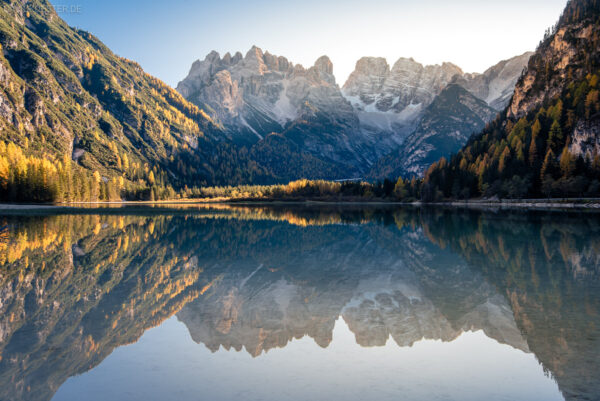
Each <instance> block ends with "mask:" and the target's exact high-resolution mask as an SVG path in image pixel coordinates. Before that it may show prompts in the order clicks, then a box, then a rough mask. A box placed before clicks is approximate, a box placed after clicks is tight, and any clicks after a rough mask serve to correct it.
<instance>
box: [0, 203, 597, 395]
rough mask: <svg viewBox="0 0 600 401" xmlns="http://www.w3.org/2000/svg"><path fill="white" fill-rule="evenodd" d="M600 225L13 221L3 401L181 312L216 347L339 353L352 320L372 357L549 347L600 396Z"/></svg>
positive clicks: (3, 317)
mask: <svg viewBox="0 0 600 401" xmlns="http://www.w3.org/2000/svg"><path fill="white" fill-rule="evenodd" d="M599 217H600V216H599V215H598V214H594V213H581V212H578V213H575V212H569V213H566V212H541V211H540V212H523V211H477V210H451V209H444V210H433V209H427V208H414V209H413V208H402V209H397V208H376V207H366V208H361V207H343V208H341V207H340V208H337V207H316V206H315V207H300V206H298V207H285V208H284V207H233V206H220V207H218V208H217V207H184V208H180V209H175V210H162V208H137V209H127V208H124V209H103V210H99V211H87V212H85V211H83V212H78V213H74V214H56V215H51V214H44V213H37V215H36V216H31V215H30V216H26V215H4V217H0V227H2V229H1V230H0V271H1V274H0V357H1V359H0V399H1V400H49V399H51V398H52V397H53V396H54V394H55V393H56V392H57V391H59V388H60V387H61V386H62V385H63V383H65V381H66V380H67V379H69V378H70V377H72V376H75V375H79V374H82V373H84V372H88V371H90V370H92V371H93V370H94V368H95V367H97V366H98V365H101V364H102V362H103V361H104V360H105V358H107V357H108V356H109V355H110V354H111V353H112V352H113V350H115V348H117V347H119V346H122V345H125V344H131V343H136V342H137V341H138V340H139V339H140V337H141V336H142V335H143V334H144V332H145V331H146V330H148V329H149V328H152V327H155V326H158V325H161V324H162V323H163V322H164V321H165V320H166V319H168V318H169V317H171V316H174V315H175V319H177V320H178V321H179V322H182V323H183V324H184V325H185V327H186V328H187V331H189V335H191V338H192V339H193V341H195V342H196V343H201V344H204V345H205V346H206V347H207V348H208V349H209V350H210V351H212V352H216V351H217V350H219V349H224V350H235V351H240V352H243V353H246V354H248V355H250V356H251V357H253V358H254V359H253V360H255V361H259V360H260V358H266V356H265V352H267V351H269V350H273V349H278V348H279V349H280V348H283V347H286V346H291V343H293V342H297V341H299V339H302V338H304V339H303V340H301V341H305V340H306V339H307V338H310V339H312V340H311V341H313V340H314V342H313V344H314V343H316V344H318V345H319V346H320V347H323V348H327V349H329V348H331V349H334V347H335V343H336V339H335V336H334V332H340V333H342V332H343V330H342V329H341V328H340V327H345V330H346V332H347V333H349V335H351V336H352V337H353V341H354V342H355V343H356V344H358V345H359V346H361V347H369V348H368V349H370V350H371V351H369V352H371V353H375V352H377V351H376V350H377V349H378V348H382V349H384V348H386V349H387V347H390V346H393V347H415V349H417V348H416V347H417V346H420V344H428V342H427V340H438V341H442V342H444V343H449V342H455V341H456V339H457V338H458V339H460V338H462V336H464V335H466V334H464V333H469V332H481V333H483V334H484V335H485V338H488V339H491V340H493V341H494V342H496V343H497V344H502V345H505V346H510V347H511V349H514V350H516V351H518V352H520V353H526V354H530V355H534V356H535V358H536V359H537V361H539V363H540V364H541V368H540V369H543V372H545V373H546V374H547V375H548V376H549V377H551V378H552V379H553V380H554V381H555V382H556V384H557V385H558V389H559V390H560V393H561V394H562V397H564V398H565V399H568V400H574V399H578V400H579V399H584V400H594V399H600V377H599V376H598V374H597V372H598V371H600V366H599V365H600V362H598V361H599V357H600V292H599V290H600V225H599V224H598V223H599V222H600V219H599ZM171 321H172V319H170V320H169V322H171ZM340 324H341V325H342V326H339V325H340ZM340 335H342V334H340ZM136 346H137V344H136ZM279 351H281V352H282V351H283V350H279ZM272 352H278V351H277V350H274V351H272ZM269 354H271V353H269ZM388 354H389V352H388ZM216 355H218V353H217V354H216ZM282 355H283V354H282ZM381 357H383V356H381ZM256 363H258V362H256ZM249 366H250V368H251V367H252V365H251V364H250V365H249ZM449 369H451V367H449ZM432 374H433V373H432ZM432 380H433V381H435V377H434V378H432ZM390 391H391V390H390ZM489 391H490V392H492V391H493V390H492V389H491V388H490V390H489ZM59 394H60V391H59ZM406 394H408V393H405V395H406ZM367 395H368V394H367ZM401 395H402V394H396V396H401ZM490 395H492V394H490ZM213 398H214V397H213ZM242 398H243V397H242ZM302 398H303V397H301V396H298V397H297V398H296V399H302ZM490 398H493V397H490ZM207 399H209V398H207Z"/></svg>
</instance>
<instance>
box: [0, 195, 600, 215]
mask: <svg viewBox="0 0 600 401" xmlns="http://www.w3.org/2000/svg"><path fill="white" fill-rule="evenodd" d="M195 205H197V206H200V205H202V206H210V205H215V206H216V205H221V206H222V205H229V206H232V207H235V206H278V207H279V206H338V207H339V206H372V207H378V206H385V207H391V206H396V207H431V206H441V207H456V208H465V207H466V208H499V209H524V210H526V209H532V210H539V209H578V210H596V209H600V199H598V198H577V199H568V198H551V199H504V200H488V199H485V200H484V199H478V200H470V201H442V202H427V203H424V202H421V201H415V202H394V201H383V200H382V201H378V200H373V201H334V200H281V199H280V200H268V199H261V200H258V199H257V200H252V199H227V198H215V199H185V200H183V199H182V200H167V201H110V202H102V201H98V202H69V203H59V204H25V203H22V204H20V203H0V214H1V213H2V212H15V211H28V210H31V211H90V212H91V211H98V210H101V211H102V210H103V211H108V210H116V209H130V210H131V209H133V208H134V207H135V206H141V207H143V208H144V209H146V210H148V209H150V208H151V207H160V208H162V209H175V208H177V207H178V206H195Z"/></svg>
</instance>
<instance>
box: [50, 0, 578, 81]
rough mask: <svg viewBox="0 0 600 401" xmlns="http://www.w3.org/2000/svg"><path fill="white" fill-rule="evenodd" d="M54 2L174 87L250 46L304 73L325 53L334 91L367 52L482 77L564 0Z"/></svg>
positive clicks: (529, 47) (534, 40)
mask: <svg viewBox="0 0 600 401" xmlns="http://www.w3.org/2000/svg"><path fill="white" fill-rule="evenodd" d="M52 3H53V4H54V6H55V7H56V8H57V11H58V12H59V15H60V16H61V17H62V18H63V19H65V20H66V21H67V22H68V23H69V24H70V25H72V26H77V27H79V28H81V29H85V30H87V31H89V32H91V33H92V34H94V35H96V36H97V37H98V38H100V39H101V40H102V41H103V42H104V43H105V44H106V45H107V46H109V47H110V48H111V49H113V50H114V51H115V52H116V53H117V54H119V55H120V56H123V57H126V58H129V59H132V60H135V61H137V62H139V63H140V64H141V65H142V67H143V68H144V69H145V70H146V71H147V72H148V73H150V74H152V75H155V76H157V77H158V78H160V79H162V80H164V81H165V82H167V83H168V84H169V85H171V86H176V85H177V83H178V82H179V81H180V80H181V79H183V78H184V77H185V76H186V75H187V73H188V71H189V68H190V66H191V64H192V63H193V62H194V61H195V60H198V59H204V57H205V56H206V55H207V54H208V53H210V52H211V51H212V50H215V51H217V52H219V54H221V56H222V55H224V54H225V53H227V52H230V53H232V54H234V53H235V52H237V51H240V52H241V53H242V54H245V53H246V52H247V51H248V50H249V49H250V48H251V46H252V45H256V46H258V47H260V48H261V49H262V50H263V51H267V50H268V51H269V52H270V53H272V54H276V55H280V56H285V57H286V58H288V59H289V60H290V61H291V62H293V63H294V64H302V65H303V66H305V67H307V66H311V65H313V63H314V61H315V60H316V59H317V58H318V57H320V56H322V55H327V56H328V57H329V58H330V59H331V61H332V62H333V65H334V74H335V76H336V80H337V82H338V83H339V84H340V85H343V83H344V82H345V81H346V79H347V77H348V75H349V74H350V73H351V72H352V70H353V69H354V66H355V64H356V61H357V60H358V59H360V58H361V57H365V56H373V57H384V58H386V59H387V61H388V64H390V66H392V65H393V63H394V62H395V61H396V60H397V59H398V58H400V57H406V58H411V57H412V58H413V59H415V60H416V61H417V62H419V63H422V64H425V65H429V64H441V63H442V62H451V63H453V64H456V65H457V66H459V67H460V68H461V69H462V70H463V71H465V72H478V73H481V72H483V71H485V70H486V69H487V68H489V67H491V66H492V65H494V64H496V63H497V62H498V61H500V60H504V59H507V58H511V57H514V56H517V55H520V54H523V53H524V52H526V51H533V50H535V48H536V46H537V44H538V43H539V41H540V40H541V39H542V37H543V35H544V31H545V30H546V29H547V28H549V27H550V26H552V25H553V24H554V23H555V22H556V21H557V19H558V17H559V16H560V13H561V11H562V9H563V8H564V5H565V3H566V0H531V1H525V2H523V1H516V0H508V1H504V2H502V3H489V2H485V3H484V2H477V1H473V0H461V1H459V2H456V3H454V4H447V3H446V2H442V1H440V0H426V1H423V2H419V3H418V4H417V3H414V2H407V1H400V2H391V1H389V0H374V1H372V2H369V3H368V4H365V3H360V2H358V1H355V0H351V1H349V2H346V3H344V4H337V3H335V2H331V1H329V2H317V1H316V0H308V1H307V2H305V3H304V4H303V7H302V8H301V9H298V7H297V6H295V5H293V4H288V3H275V2H273V1H271V0H260V1H257V2H254V3H252V4H248V3H246V2H242V1H240V0H229V1H223V2H218V3H213V2H211V3H206V2H193V1H189V0H175V1H173V2H170V3H169V4H167V3H152V4H147V3H144V2H141V1H140V0H133V1H130V2H127V3H126V4H119V3H118V2H117V1H116V0H107V1H104V2H102V3H97V2H93V1H91V0H81V1H80V2H79V3H78V4H73V5H65V4H63V3H59V2H57V1H54V0H53V1H52Z"/></svg>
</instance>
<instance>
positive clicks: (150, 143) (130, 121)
mask: <svg viewBox="0 0 600 401" xmlns="http://www.w3.org/2000/svg"><path fill="white" fill-rule="evenodd" d="M0 45H1V48H2V52H1V53H0V83H1V85H0V127H1V129H0V200H3V201H61V200H97V199H101V200H106V199H121V197H126V198H131V199H140V198H142V199H154V198H164V197H174V196H175V191H176V190H178V189H181V188H184V187H185V186H186V185H187V186H190V187H192V186H198V185H206V184H224V183H228V184H231V183H234V184H240V183H243V182H247V181H255V182H262V180H263V179H264V180H269V174H268V173H266V172H265V171H264V169H261V168H260V167H257V166H256V165H255V164H254V163H251V162H248V156H247V154H246V153H245V152H243V151H240V150H237V149H236V148H234V147H232V146H230V145H228V144H227V143H226V142H225V141H223V138H222V135H221V128H220V127H219V126H218V124H215V123H214V122H213V121H212V120H211V119H210V117H209V116H208V114H207V113H205V112H204V110H202V109H199V108H198V107H196V106H195V105H193V104H191V103H189V102H187V101H186V100H185V99H183V97H182V96H181V95H180V94H179V93H177V92H176V91H175V90H173V89H172V88H170V87H169V86H167V85H166V84H164V83H163V82H162V81H160V80H158V79H156V78H154V77H152V76H150V75H148V74H146V73H145V72H144V71H143V70H142V68H141V67H140V66H139V65H138V64H136V63H135V62H132V61H129V60H126V59H124V58H121V57H119V56H117V55H115V54H114V53H112V52H111V51H110V50H109V49H108V48H107V47H106V46H104V45H103V44H102V43H101V42H100V41H99V40H98V39H97V38H95V37H94V36H92V35H91V34H89V33H87V32H84V31H80V30H76V29H74V28H71V27H69V26H68V25H67V24H66V23H65V22H64V21H63V20H62V19H61V18H60V17H59V16H58V15H57V14H56V12H55V11H54V9H53V8H52V6H51V5H50V4H49V3H48V2H47V1H45V0H32V1H26V2H22V1H16V0H13V1H10V0H5V1H2V4H1V7H0Z"/></svg>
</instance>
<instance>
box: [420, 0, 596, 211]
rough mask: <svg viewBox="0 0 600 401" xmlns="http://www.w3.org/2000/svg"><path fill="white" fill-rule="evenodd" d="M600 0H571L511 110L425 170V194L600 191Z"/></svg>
mask: <svg viewBox="0 0 600 401" xmlns="http://www.w3.org/2000/svg"><path fill="white" fill-rule="evenodd" d="M599 50H600V1H599V0H572V1H570V2H569V3H568V4H567V7H566V9H565V11H564V13H563V15H562V16H561V18H560V20H559V22H558V24H557V25H556V26H555V27H554V28H553V29H551V30H549V31H548V32H547V33H546V36H545V37H544V39H543V41H542V42H541V43H540V45H539V47H538V49H537V51H536V53H535V54H534V55H533V56H532V57H531V59H530V61H529V65H528V67H527V70H526V71H525V72H524V74H523V76H522V77H521V78H520V80H519V82H518V83H517V86H516V89H515V93H514V95H513V99H512V101H511V103H510V105H509V107H508V108H507V110H506V111H505V113H503V114H501V115H500V116H499V117H498V118H497V119H496V120H495V121H493V122H492V123H490V124H488V126H487V127H486V128H485V129H484V130H483V132H482V133H481V134H479V135H476V136H474V137H473V138H472V139H471V140H470V141H469V142H468V143H467V145H466V146H465V147H463V148H462V150H460V151H459V152H458V153H457V154H455V155H454V156H452V157H451V158H450V160H446V159H444V158H442V159H441V160H439V161H438V162H436V163H434V164H433V165H432V166H431V167H430V168H429V170H428V171H427V173H426V175H425V182H424V185H423V194H422V196H423V199H424V200H438V199H442V198H471V197H480V196H484V197H494V196H497V197H500V198H504V197H509V198H523V197H542V196H544V197H546V196H548V197H566V196H568V197H579V196H598V195H600V99H599V89H600V86H599V83H598V80H599V78H600V51H599Z"/></svg>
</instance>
